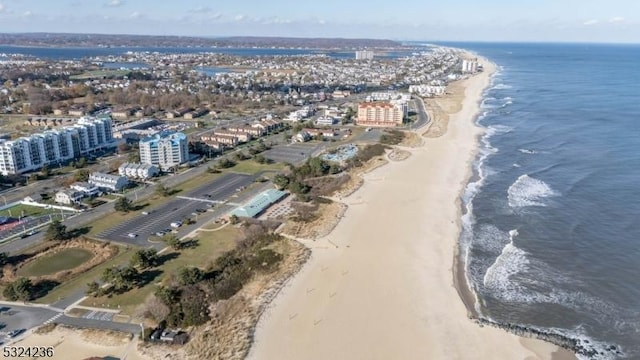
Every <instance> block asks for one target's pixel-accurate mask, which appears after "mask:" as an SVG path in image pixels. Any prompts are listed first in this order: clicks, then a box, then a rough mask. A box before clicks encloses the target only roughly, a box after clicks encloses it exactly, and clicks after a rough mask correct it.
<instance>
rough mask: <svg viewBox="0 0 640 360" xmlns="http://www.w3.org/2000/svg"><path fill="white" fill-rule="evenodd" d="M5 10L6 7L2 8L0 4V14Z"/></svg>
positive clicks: (2, 5)
mask: <svg viewBox="0 0 640 360" xmlns="http://www.w3.org/2000/svg"><path fill="white" fill-rule="evenodd" d="M6 9H7V7H6V6H4V4H0V13H1V12H3V11H5V10H6Z"/></svg>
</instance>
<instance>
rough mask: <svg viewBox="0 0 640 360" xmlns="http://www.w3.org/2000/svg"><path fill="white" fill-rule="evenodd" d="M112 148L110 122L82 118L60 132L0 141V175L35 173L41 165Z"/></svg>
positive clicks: (50, 131) (58, 130)
mask: <svg viewBox="0 0 640 360" xmlns="http://www.w3.org/2000/svg"><path fill="white" fill-rule="evenodd" d="M113 146H115V144H114V142H113V134H112V131H111V119H108V118H106V119H96V118H81V119H80V120H78V123H77V124H75V125H73V126H69V127H64V128H62V129H56V130H47V131H44V132H42V133H38V134H33V135H31V136H26V137H21V138H18V139H16V140H10V141H3V140H0V173H1V174H3V175H9V174H21V173H24V172H27V171H33V170H38V169H40V168H42V167H43V166H44V165H49V164H59V163H62V162H66V161H68V160H71V159H74V158H78V157H80V156H81V155H83V154H86V153H88V152H90V151H93V150H98V149H102V148H108V147H113Z"/></svg>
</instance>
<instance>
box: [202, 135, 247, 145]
mask: <svg viewBox="0 0 640 360" xmlns="http://www.w3.org/2000/svg"><path fill="white" fill-rule="evenodd" d="M200 140H201V141H202V142H204V143H210V142H217V143H221V144H224V145H226V146H229V147H236V146H237V145H238V137H237V136H235V135H221V134H217V133H209V134H207V135H202V136H200Z"/></svg>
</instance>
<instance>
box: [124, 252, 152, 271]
mask: <svg viewBox="0 0 640 360" xmlns="http://www.w3.org/2000/svg"><path fill="white" fill-rule="evenodd" d="M158 260H159V258H158V251H157V250H156V249H140V250H138V251H136V252H135V253H134V254H133V256H132V257H131V260H130V261H129V264H130V265H131V266H134V267H135V266H138V267H140V268H141V269H146V268H149V267H153V266H157V265H158Z"/></svg>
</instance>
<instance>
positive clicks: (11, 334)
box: [7, 329, 25, 338]
mask: <svg viewBox="0 0 640 360" xmlns="http://www.w3.org/2000/svg"><path fill="white" fill-rule="evenodd" d="M24 331H25V329H16V330H11V331H9V332H8V333H7V337H10V338H14V337H16V336H18V335H20V334H22V333H23V332H24Z"/></svg>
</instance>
